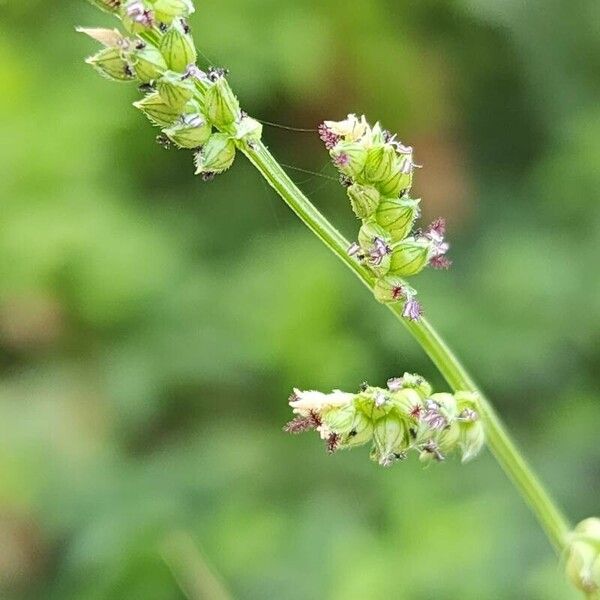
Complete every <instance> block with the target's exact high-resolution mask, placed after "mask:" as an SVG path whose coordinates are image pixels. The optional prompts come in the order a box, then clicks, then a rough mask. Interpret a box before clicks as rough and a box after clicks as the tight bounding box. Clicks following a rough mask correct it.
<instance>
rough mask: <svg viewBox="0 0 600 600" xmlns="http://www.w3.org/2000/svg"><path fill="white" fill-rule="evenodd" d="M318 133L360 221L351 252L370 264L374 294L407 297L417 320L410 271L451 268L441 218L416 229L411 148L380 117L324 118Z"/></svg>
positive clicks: (386, 299)
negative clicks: (373, 120)
mask: <svg viewBox="0 0 600 600" xmlns="http://www.w3.org/2000/svg"><path fill="white" fill-rule="evenodd" d="M319 135H320V137H321V139H322V140H323V142H324V144H325V147H326V148H327V149H328V150H329V154H330V155H331V158H332V161H333V164H334V165H335V166H336V168H337V169H338V170H339V171H340V175H341V179H340V181H341V183H342V185H344V187H346V191H347V194H348V198H349V199H350V204H351V206H352V210H353V211H354V214H355V215H356V216H357V217H358V218H359V219H360V220H361V221H362V227H361V228H360V231H359V233H358V242H357V243H353V244H352V245H351V246H350V248H349V249H348V252H349V253H350V255H351V256H354V257H356V258H357V259H358V260H360V261H362V262H363V263H364V264H365V265H367V266H368V267H369V268H370V269H371V271H372V272H373V274H374V275H375V277H376V278H377V284H376V286H375V297H376V298H377V300H379V301H380V302H383V303H393V302H403V303H404V309H403V313H402V314H403V316H404V317H405V318H407V319H410V320H417V319H418V318H419V317H420V316H421V307H420V305H419V303H418V302H417V300H416V299H415V296H416V291H415V290H414V289H413V288H412V287H410V286H409V285H408V284H407V283H406V282H405V278H406V277H411V276H413V275H416V274H417V273H420V272H421V271H422V270H423V269H424V268H425V267H426V266H428V265H431V266H432V267H434V268H438V269H439V268H443V269H445V268H448V267H449V266H450V261H449V260H448V259H447V258H446V252H447V251H448V248H449V246H448V243H447V242H446V241H445V240H444V234H445V223H444V220H443V219H437V220H436V221H434V222H433V223H432V224H431V225H430V226H429V227H428V228H427V229H426V230H425V231H415V230H414V225H415V222H416V220H417V219H418V217H419V215H420V211H419V202H420V200H418V199H413V198H411V197H410V196H409V192H410V188H411V186H412V180H413V171H414V169H415V167H416V166H417V165H415V163H414V161H413V149H412V148H411V147H410V146H405V145H404V144H402V143H401V142H400V141H398V140H397V139H396V136H395V135H392V134H390V133H389V132H388V131H386V130H385V129H383V128H382V127H381V125H380V124H379V123H375V125H374V126H371V125H369V123H368V122H367V120H366V118H365V117H364V115H363V116H361V117H357V116H356V115H348V118H347V119H345V120H343V121H325V122H324V123H323V124H322V125H321V126H320V127H319Z"/></svg>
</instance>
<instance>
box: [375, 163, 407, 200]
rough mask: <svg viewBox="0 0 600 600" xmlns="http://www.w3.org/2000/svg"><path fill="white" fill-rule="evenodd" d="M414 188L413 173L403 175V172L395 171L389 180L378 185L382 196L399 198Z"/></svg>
mask: <svg viewBox="0 0 600 600" xmlns="http://www.w3.org/2000/svg"><path fill="white" fill-rule="evenodd" d="M411 186H412V173H403V172H402V171H399V170H396V171H394V172H393V173H392V174H391V175H390V176H389V177H388V179H385V180H384V181H380V182H378V183H377V188H378V189H379V191H380V192H381V194H382V196H394V197H396V196H399V195H400V194H403V193H405V192H408V190H410V188H411Z"/></svg>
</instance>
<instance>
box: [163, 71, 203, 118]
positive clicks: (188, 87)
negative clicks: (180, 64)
mask: <svg viewBox="0 0 600 600" xmlns="http://www.w3.org/2000/svg"><path fill="white" fill-rule="evenodd" d="M156 89H157V91H158V93H159V95H160V97H161V98H162V99H163V101H164V102H165V104H168V105H169V106H171V107H172V108H175V109H177V110H181V109H182V108H183V107H184V106H185V105H186V104H187V103H188V102H189V101H190V100H191V99H192V97H193V96H194V90H195V86H194V82H193V81H192V80H191V79H187V78H184V77H182V76H181V74H180V73H175V72H174V71H167V72H166V73H164V75H163V76H162V77H161V78H160V79H159V80H158V81H157V82H156Z"/></svg>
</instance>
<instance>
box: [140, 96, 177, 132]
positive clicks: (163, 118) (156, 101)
mask: <svg viewBox="0 0 600 600" xmlns="http://www.w3.org/2000/svg"><path fill="white" fill-rule="evenodd" d="M133 105H134V106H135V107H136V108H138V109H139V110H141V111H142V112H143V113H144V114H145V115H146V116H147V117H148V119H150V121H151V122H152V123H154V125H159V126H160V127H169V126H170V125H171V124H173V123H174V122H175V120H176V119H177V118H178V117H179V116H180V114H181V111H180V110H177V109H175V108H173V107H172V106H169V105H168V104H167V103H166V102H165V101H164V100H163V99H162V98H161V97H160V94H159V93H158V92H153V93H152V94H148V95H147V96H145V97H144V98H142V100H139V101H138V102H134V103H133Z"/></svg>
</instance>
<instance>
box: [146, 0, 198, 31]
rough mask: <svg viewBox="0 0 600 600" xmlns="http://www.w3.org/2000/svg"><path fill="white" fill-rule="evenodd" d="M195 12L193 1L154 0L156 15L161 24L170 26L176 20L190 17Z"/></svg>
mask: <svg viewBox="0 0 600 600" xmlns="http://www.w3.org/2000/svg"><path fill="white" fill-rule="evenodd" d="M194 10H195V9H194V4H193V3H192V2H191V0H154V14H155V16H156V20H157V21H158V22H159V23H166V24H167V25H170V24H171V23H172V22H173V20H174V19H176V18H182V19H185V18H187V17H189V16H190V15H191V14H192V13H193V12H194Z"/></svg>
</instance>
